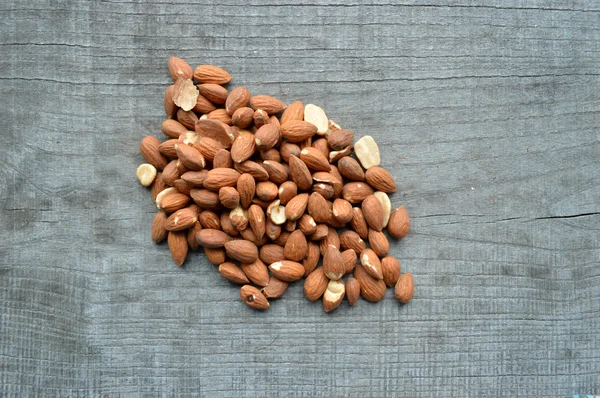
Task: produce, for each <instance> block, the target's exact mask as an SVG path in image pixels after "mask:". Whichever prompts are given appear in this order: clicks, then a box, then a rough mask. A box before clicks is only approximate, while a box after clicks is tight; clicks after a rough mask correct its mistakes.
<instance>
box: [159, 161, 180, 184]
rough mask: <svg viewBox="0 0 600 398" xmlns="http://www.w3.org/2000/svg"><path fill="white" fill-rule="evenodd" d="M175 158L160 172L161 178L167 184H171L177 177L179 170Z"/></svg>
mask: <svg viewBox="0 0 600 398" xmlns="http://www.w3.org/2000/svg"><path fill="white" fill-rule="evenodd" d="M177 162H178V161H177V160H172V161H170V162H169V164H168V165H167V166H166V167H165V168H164V170H163V172H162V180H163V181H164V182H165V184H166V185H168V186H173V184H174V183H175V180H177V179H178V178H179V170H177Z"/></svg>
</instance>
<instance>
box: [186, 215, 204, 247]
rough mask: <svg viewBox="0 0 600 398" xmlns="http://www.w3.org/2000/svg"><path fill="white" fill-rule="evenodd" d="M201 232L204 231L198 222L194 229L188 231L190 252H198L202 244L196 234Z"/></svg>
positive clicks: (187, 237)
mask: <svg viewBox="0 0 600 398" xmlns="http://www.w3.org/2000/svg"><path fill="white" fill-rule="evenodd" d="M200 230H202V226H201V225H200V223H199V222H196V223H195V224H194V226H193V227H191V228H190V229H188V230H187V232H186V239H187V243H188V246H189V247H190V250H198V249H199V248H200V244H199V243H198V241H197V240H196V234H197V233H198V231H200Z"/></svg>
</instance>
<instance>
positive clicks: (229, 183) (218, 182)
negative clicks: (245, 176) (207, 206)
mask: <svg viewBox="0 0 600 398" xmlns="http://www.w3.org/2000/svg"><path fill="white" fill-rule="evenodd" d="M238 178H240V173H238V172H237V171H235V170H234V169H228V168H225V167H221V168H217V169H212V170H209V172H208V174H207V176H206V179H205V180H204V188H206V189H209V190H211V191H218V190H219V189H221V188H223V187H233V186H235V185H236V184H237V181H238Z"/></svg>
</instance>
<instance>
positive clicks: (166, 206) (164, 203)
mask: <svg viewBox="0 0 600 398" xmlns="http://www.w3.org/2000/svg"><path fill="white" fill-rule="evenodd" d="M189 203H190V197H189V196H187V195H184V194H182V193H173V194H170V195H167V196H165V197H164V198H162V200H161V201H160V208H161V209H162V210H164V211H165V212H167V213H173V212H174V211H177V210H179V209H183V208H184V207H185V206H187V205H188V204H189Z"/></svg>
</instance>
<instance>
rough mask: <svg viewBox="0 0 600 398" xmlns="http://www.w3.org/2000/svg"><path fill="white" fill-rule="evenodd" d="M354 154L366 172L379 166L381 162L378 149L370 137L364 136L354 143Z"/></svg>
mask: <svg viewBox="0 0 600 398" xmlns="http://www.w3.org/2000/svg"><path fill="white" fill-rule="evenodd" d="M354 152H355V153H356V157H357V158H358V160H360V163H361V164H362V166H363V167H364V168H365V169H367V170H368V169H370V168H371V167H373V166H379V163H380V161H381V159H380V156H379V147H378V146H377V143H376V142H375V140H374V139H373V137H371V136H370V135H365V136H363V137H361V139H359V140H358V141H356V143H355V144H354Z"/></svg>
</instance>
